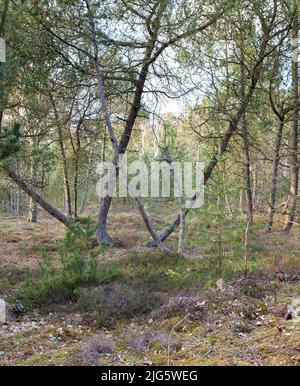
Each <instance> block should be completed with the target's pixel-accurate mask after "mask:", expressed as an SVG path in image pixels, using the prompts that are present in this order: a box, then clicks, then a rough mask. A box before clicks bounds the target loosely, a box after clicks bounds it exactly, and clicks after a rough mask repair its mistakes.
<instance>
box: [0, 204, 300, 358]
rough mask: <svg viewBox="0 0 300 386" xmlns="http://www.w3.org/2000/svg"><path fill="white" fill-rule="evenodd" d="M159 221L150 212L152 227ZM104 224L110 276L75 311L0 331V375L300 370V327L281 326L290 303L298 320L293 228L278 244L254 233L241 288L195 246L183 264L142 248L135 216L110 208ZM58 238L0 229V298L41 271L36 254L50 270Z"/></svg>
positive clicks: (28, 315) (43, 224)
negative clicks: (26, 370) (170, 368)
mask: <svg viewBox="0 0 300 386" xmlns="http://www.w3.org/2000/svg"><path fill="white" fill-rule="evenodd" d="M148 209H149V208H148ZM150 209H151V208H150ZM166 213H167V211H166ZM161 218H162V216H161V214H160V215H159V214H157V213H153V215H152V219H153V221H154V223H155V226H156V228H159V227H162V226H163V222H162V220H161ZM167 220H168V216H167V215H166V216H164V221H165V222H167ZM256 221H258V222H259V221H261V219H260V218H257V219H256ZM110 223H111V224H113V225H112V226H110V233H111V234H112V236H113V237H114V239H116V241H117V243H116V247H114V248H110V249H106V250H105V251H104V252H102V253H101V255H99V260H100V266H99V269H100V270H101V269H102V270H104V271H105V272H106V273H108V276H107V278H106V279H105V280H104V279H103V277H102V281H100V283H99V285H97V286H93V288H85V289H83V290H82V293H81V295H80V296H79V298H77V300H76V302H71V301H69V302H64V303H60V302H54V304H48V305H44V306H42V307H36V308H33V309H30V308H29V309H26V311H25V312H24V313H22V314H20V315H19V316H17V317H16V318H15V319H14V320H11V321H9V322H8V323H7V324H2V325H0V365H132V364H135V365H152V364H153V365H168V364H169V365H299V364H300V321H299V319H300V318H297V315H296V317H295V318H293V319H290V320H286V316H287V307H288V305H292V304H293V305H294V306H295V305H296V306H295V307H296V310H295V311H294V314H295V312H296V314H297V313H298V310H297V304H296V303H297V301H298V300H299V298H300V281H299V280H300V264H299V258H300V233H299V229H296V227H295V229H294V230H293V232H292V233H291V235H289V236H287V235H286V234H285V233H283V232H282V231H280V230H279V225H278V228H277V229H276V228H275V231H274V232H273V233H271V234H267V233H266V232H265V231H264V230H263V228H262V227H261V229H260V230H258V231H257V232H258V233H257V235H256V236H255V241H256V243H255V247H254V248H253V250H252V249H251V250H250V251H249V260H250V261H249V267H250V268H249V270H250V272H249V277H248V278H247V279H245V278H244V277H243V274H242V269H241V268H240V269H236V272H234V270H233V271H232V272H231V273H230V274H228V269H227V268H228V265H230V264H231V265H232V264H235V263H236V262H235V261H234V260H233V261H232V258H230V259H229V258H228V259H227V260H228V261H227V260H226V262H225V263H224V264H227V265H226V266H224V264H223V266H222V267H221V268H220V267H219V268H220V271H216V269H215V267H216V265H218V264H219V260H218V258H215V257H214V255H213V254H212V255H211V256H210V255H209V254H210V253H212V251H211V250H209V249H208V248H207V247H205V248H204V247H203V244H202V243H200V245H199V243H197V242H195V243H190V244H189V247H188V253H187V256H186V257H184V258H183V257H180V256H178V255H176V254H174V255H170V256H169V255H164V254H162V253H161V252H159V251H157V250H156V249H149V248H146V247H143V246H142V244H143V242H144V241H145V240H147V234H146V232H145V231H144V228H143V224H142V223H141V221H140V219H139V216H138V213H137V211H136V209H135V208H132V207H128V208H127V210H124V208H121V207H118V206H115V207H113V211H112V215H111V221H110ZM193 235H194V238H195V240H196V239H197V237H198V236H197V232H193ZM63 237H64V229H63V226H61V225H60V224H57V223H56V222H54V221H52V220H50V219H41V220H40V222H38V223H37V224H29V223H27V222H26V221H25V219H23V220H22V219H0V298H9V296H10V295H11V294H12V293H13V292H14V291H15V290H16V289H18V288H19V287H20V286H21V285H22V283H23V282H24V280H26V277H27V275H28V272H34V271H36V270H38V269H39V264H40V262H41V259H42V258H43V256H44V255H45V254H47V255H48V256H51V258H52V259H53V261H54V264H57V266H59V264H60V259H59V253H58V248H57V245H58V241H59V240H61V239H62V238H63ZM175 240H176V235H174V236H173V237H172V238H171V239H170V241H169V245H170V246H175ZM214 259H215V260H214ZM238 259H240V260H241V262H240V263H241V266H242V256H239V257H238ZM235 266H236V264H235ZM226 269H227V271H226ZM277 271H282V272H284V274H285V275H286V276H285V278H284V281H282V282H280V281H278V280H276V272H277ZM222 272H225V273H226V274H224V275H223V274H222ZM221 278H222V280H221ZM299 301H300V300H299Z"/></svg>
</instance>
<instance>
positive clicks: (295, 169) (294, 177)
mask: <svg viewBox="0 0 300 386" xmlns="http://www.w3.org/2000/svg"><path fill="white" fill-rule="evenodd" d="M294 9H295V13H294V21H293V27H292V50H293V51H294V50H298V38H299V15H298V12H299V5H298V0H294ZM298 67H299V66H298V58H296V57H295V55H294V52H292V96H293V103H294V111H293V118H292V127H291V136H290V145H289V147H290V151H291V155H290V165H291V167H290V176H291V181H290V193H289V197H288V201H287V204H288V208H287V209H288V214H287V217H286V221H285V226H284V229H285V231H287V232H289V231H290V230H291V228H292V225H293V222H294V220H295V214H296V205H297V194H298V174H299V165H298V124H299V85H298V83H299V74H298V70H299V68H298Z"/></svg>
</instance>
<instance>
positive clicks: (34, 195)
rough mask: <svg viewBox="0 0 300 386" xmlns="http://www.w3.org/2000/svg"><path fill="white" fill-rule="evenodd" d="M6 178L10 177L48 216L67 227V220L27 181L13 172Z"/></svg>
mask: <svg viewBox="0 0 300 386" xmlns="http://www.w3.org/2000/svg"><path fill="white" fill-rule="evenodd" d="M8 177H10V178H11V179H12V180H13V181H14V182H15V184H16V185H17V186H18V187H19V188H20V189H22V190H23V191H24V192H25V193H27V194H28V195H29V196H30V197H31V198H32V199H33V200H34V201H35V202H36V203H37V204H39V205H40V206H41V207H42V208H43V209H44V210H45V211H46V212H47V213H49V214H50V216H52V217H54V218H55V219H56V220H58V221H60V222H61V223H62V224H64V225H67V222H68V220H69V218H68V217H67V216H65V215H64V214H63V213H62V212H61V211H59V210H58V209H57V208H55V207H54V206H52V205H51V204H49V203H48V202H47V201H46V200H45V199H44V198H43V197H42V196H40V195H39V194H38V193H37V192H36V191H35V190H34V189H33V188H32V187H31V186H30V185H29V183H28V182H27V181H25V180H23V179H22V178H21V177H20V176H18V175H17V174H16V173H15V172H14V171H13V170H11V171H9V172H8Z"/></svg>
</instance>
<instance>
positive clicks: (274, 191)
mask: <svg viewBox="0 0 300 386" xmlns="http://www.w3.org/2000/svg"><path fill="white" fill-rule="evenodd" d="M283 127H284V120H280V123H279V126H278V131H277V136H276V144H275V154H274V161H273V170H272V182H271V192H270V201H269V209H268V212H269V220H268V227H267V230H268V232H271V230H272V227H273V221H274V215H275V204H276V194H277V182H278V171H279V161H280V148H281V141H282V132H283Z"/></svg>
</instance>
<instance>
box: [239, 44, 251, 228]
mask: <svg viewBox="0 0 300 386" xmlns="http://www.w3.org/2000/svg"><path fill="white" fill-rule="evenodd" d="M243 44H244V43H243V42H241V64H240V75H241V90H240V94H241V100H244V99H245V94H246V92H245V82H246V77H245V67H244V61H245V57H244V47H243ZM241 131H242V139H243V183H244V186H245V196H246V211H247V222H249V226H251V225H252V222H253V202H252V187H251V173H250V150H249V138H248V127H247V119H246V109H244V111H243V113H242V116H241Z"/></svg>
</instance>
